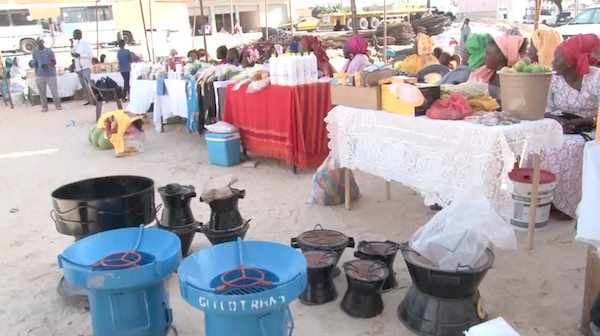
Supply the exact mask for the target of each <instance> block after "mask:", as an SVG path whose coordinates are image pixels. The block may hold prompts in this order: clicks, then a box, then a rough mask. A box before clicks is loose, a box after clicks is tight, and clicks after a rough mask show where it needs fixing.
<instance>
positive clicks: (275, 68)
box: [269, 52, 319, 86]
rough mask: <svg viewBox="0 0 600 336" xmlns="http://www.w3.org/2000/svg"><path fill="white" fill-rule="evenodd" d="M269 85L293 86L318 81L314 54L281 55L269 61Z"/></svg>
mask: <svg viewBox="0 0 600 336" xmlns="http://www.w3.org/2000/svg"><path fill="white" fill-rule="evenodd" d="M269 61H270V62H271V65H270V70H271V85H284V86H294V85H302V84H310V83H316V82H318V80H319V76H318V69H317V57H316V56H315V54H314V53H312V52H311V53H304V54H283V55H281V56H280V57H272V58H271V59H270V60H269Z"/></svg>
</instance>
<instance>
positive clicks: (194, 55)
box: [187, 50, 200, 63]
mask: <svg viewBox="0 0 600 336" xmlns="http://www.w3.org/2000/svg"><path fill="white" fill-rule="evenodd" d="M187 58H188V59H187V63H194V62H196V60H198V59H199V58H200V57H199V56H198V52H197V51H196V50H190V51H188V53H187Z"/></svg>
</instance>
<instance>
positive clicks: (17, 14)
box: [0, 2, 135, 54]
mask: <svg viewBox="0 0 600 336" xmlns="http://www.w3.org/2000/svg"><path fill="white" fill-rule="evenodd" d="M59 6H60V7H59ZM35 9H38V10H35ZM50 9H51V10H50ZM45 15H50V16H51V17H43V16H45ZM96 16H97V18H98V24H97V25H96ZM96 28H98V34H97V35H96ZM76 29H79V30H81V32H82V33H83V36H84V37H85V39H86V40H88V41H89V42H90V43H91V44H92V45H95V44H96V43H99V44H116V42H117V41H118V40H119V39H121V38H122V39H123V40H125V43H127V44H132V43H134V42H135V41H134V39H133V34H132V33H131V31H129V30H123V31H121V30H120V29H118V28H117V24H116V23H115V20H114V17H113V5H112V4H109V3H105V2H99V3H98V6H97V7H96V5H94V4H89V3H88V4H60V5H54V6H48V5H44V6H38V5H29V6H25V5H0V50H2V51H21V52H23V53H28V54H29V53H32V52H33V49H34V48H35V46H36V42H35V41H36V39H37V38H40V37H41V38H43V39H44V41H46V46H47V47H55V48H60V47H69V46H70V45H71V42H70V39H71V38H73V31H74V30H76ZM96 36H98V39H96Z"/></svg>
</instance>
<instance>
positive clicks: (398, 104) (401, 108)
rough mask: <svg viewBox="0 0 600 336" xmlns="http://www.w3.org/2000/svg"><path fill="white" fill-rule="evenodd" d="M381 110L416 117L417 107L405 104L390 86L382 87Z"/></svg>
mask: <svg viewBox="0 0 600 336" xmlns="http://www.w3.org/2000/svg"><path fill="white" fill-rule="evenodd" d="M381 109H382V110H384V111H388V112H394V113H398V114H401V115H405V116H410V117H414V116H415V105H413V104H408V103H405V102H404V101H402V100H400V99H399V98H398V97H397V96H396V94H394V93H393V92H392V91H391V90H390V85H389V84H385V85H382V86H381Z"/></svg>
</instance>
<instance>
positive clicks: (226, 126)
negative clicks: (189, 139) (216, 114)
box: [204, 121, 238, 133]
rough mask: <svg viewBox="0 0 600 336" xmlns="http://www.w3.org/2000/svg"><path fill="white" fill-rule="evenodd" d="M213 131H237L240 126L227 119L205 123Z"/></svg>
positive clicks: (205, 126)
mask: <svg viewBox="0 0 600 336" xmlns="http://www.w3.org/2000/svg"><path fill="white" fill-rule="evenodd" d="M204 128H206V129H207V130H208V131H209V132H211V133H236V132H237V131H238V128H237V127H235V126H233V125H232V124H230V123H228V122H225V121H217V122H216V123H214V124H210V125H204Z"/></svg>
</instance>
